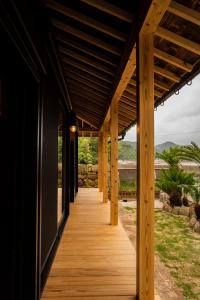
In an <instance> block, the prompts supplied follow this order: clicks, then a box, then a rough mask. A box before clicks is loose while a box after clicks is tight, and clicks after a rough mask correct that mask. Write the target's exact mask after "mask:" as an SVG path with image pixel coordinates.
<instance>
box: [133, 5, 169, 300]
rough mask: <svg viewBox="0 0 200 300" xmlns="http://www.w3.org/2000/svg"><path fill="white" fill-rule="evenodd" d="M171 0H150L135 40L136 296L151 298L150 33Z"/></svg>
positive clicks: (152, 124)
mask: <svg viewBox="0 0 200 300" xmlns="http://www.w3.org/2000/svg"><path fill="white" fill-rule="evenodd" d="M170 1H171V0H152V1H151V4H150V7H149V10H148V13H147V15H146V18H145V21H144V23H143V25H142V28H141V30H140V33H139V38H138V44H137V51H138V53H137V70H138V72H137V85H139V86H138V88H137V89H138V92H139V93H138V105H137V106H138V119H137V163H138V168H137V178H138V190H137V193H138V194H137V277H136V278H137V297H138V299H140V300H154V276H155V275H154V59H153V38H154V33H155V31H156V29H157V27H158V25H159V23H160V21H161V19H162V17H163V16H164V14H165V12H166V9H167V7H168V5H169V4H170Z"/></svg>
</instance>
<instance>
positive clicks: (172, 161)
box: [156, 147, 181, 167]
mask: <svg viewBox="0 0 200 300" xmlns="http://www.w3.org/2000/svg"><path fill="white" fill-rule="evenodd" d="M179 153H180V148H179V147H173V148H172V147H171V148H169V149H166V150H164V151H163V152H162V153H160V152H156V157H157V158H159V159H162V160H164V161H165V162H166V163H167V164H168V165H169V166H170V167H178V166H179V164H180V161H181V157H180V155H179Z"/></svg>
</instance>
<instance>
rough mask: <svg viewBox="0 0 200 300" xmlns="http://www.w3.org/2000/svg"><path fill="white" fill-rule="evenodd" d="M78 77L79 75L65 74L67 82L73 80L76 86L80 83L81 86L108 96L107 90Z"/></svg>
mask: <svg viewBox="0 0 200 300" xmlns="http://www.w3.org/2000/svg"><path fill="white" fill-rule="evenodd" d="M78 75H79V74H77V76H76V75H74V74H71V73H67V78H68V80H71V79H72V80H74V81H75V82H76V84H79V83H82V84H84V85H86V86H87V87H89V88H92V89H93V90H96V91H98V92H101V93H102V94H105V95H108V94H109V92H108V90H106V91H105V90H104V89H103V88H101V87H99V86H98V85H96V82H95V81H93V82H90V81H88V80H85V79H83V78H80V77H79V76H78Z"/></svg>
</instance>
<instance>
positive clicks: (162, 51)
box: [119, 0, 200, 133]
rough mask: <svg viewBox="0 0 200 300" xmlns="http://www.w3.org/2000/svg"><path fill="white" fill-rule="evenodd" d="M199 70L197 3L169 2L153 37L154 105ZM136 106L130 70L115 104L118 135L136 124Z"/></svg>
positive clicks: (188, 80)
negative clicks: (121, 93) (117, 110)
mask: <svg viewBox="0 0 200 300" xmlns="http://www.w3.org/2000/svg"><path fill="white" fill-rule="evenodd" d="M199 71H200V1H190V0H188V1H187V0H176V2H175V1H172V2H171V4H170V5H169V7H168V9H167V11H166V13H165V15H164V16H163V18H162V20H161V22H160V25H159V27H158V28H157V31H156V32H155V37H154V95H155V106H156V107H157V106H158V105H159V104H164V101H165V100H166V99H167V98H168V97H169V96H171V95H172V94H173V93H178V92H179V89H180V88H181V87H182V86H183V85H184V84H186V83H189V84H190V83H191V78H193V77H194V76H195V75H196V74H198V73H199ZM188 101H189V99H188ZM136 106H137V105H136V72H135V71H134V73H133V76H132V78H131V79H130V81H129V83H128V85H127V87H126V89H125V91H124V92H123V95H122V97H121V99H120V102H119V126H120V129H119V132H120V133H122V132H123V131H124V130H127V129H128V128H130V127H131V126H132V125H133V124H134V123H135V122H136V118H137V114H136V111H137V107H136ZM120 122H121V124H120Z"/></svg>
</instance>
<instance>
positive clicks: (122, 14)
mask: <svg viewBox="0 0 200 300" xmlns="http://www.w3.org/2000/svg"><path fill="white" fill-rule="evenodd" d="M81 1H82V2H84V3H87V4H89V5H90V6H93V7H95V8H97V9H99V10H101V11H103V12H106V13H107V14H110V15H112V16H114V17H116V18H118V19H120V20H122V21H125V22H128V23H132V22H133V15H132V14H131V13H129V12H127V11H124V10H122V9H120V8H118V7H117V6H114V5H112V4H110V3H108V2H107V1H104V0H81Z"/></svg>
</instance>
